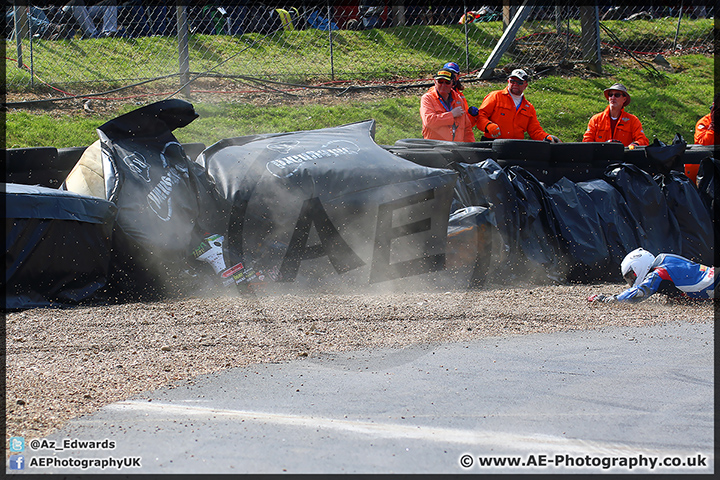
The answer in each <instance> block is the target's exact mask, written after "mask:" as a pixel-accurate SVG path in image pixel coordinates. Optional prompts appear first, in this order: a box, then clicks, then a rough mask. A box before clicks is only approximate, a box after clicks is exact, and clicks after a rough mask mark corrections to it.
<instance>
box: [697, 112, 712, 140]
mask: <svg viewBox="0 0 720 480" xmlns="http://www.w3.org/2000/svg"><path fill="white" fill-rule="evenodd" d="M710 123H712V118H711V117H710V114H709V113H708V114H707V115H705V116H704V117H702V118H701V119H700V120H698V122H697V124H696V125H695V140H694V141H695V143H697V144H699V145H715V130H714V129H713V130H710Z"/></svg>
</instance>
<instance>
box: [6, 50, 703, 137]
mask: <svg viewBox="0 0 720 480" xmlns="http://www.w3.org/2000/svg"><path fill="white" fill-rule="evenodd" d="M669 61H670V63H671V64H672V66H673V67H674V68H675V70H676V71H675V72H674V73H669V72H665V71H662V70H660V69H658V70H659V71H660V72H661V74H660V75H657V74H653V73H652V71H651V70H649V69H647V68H641V67H640V66H639V64H637V63H636V62H629V63H628V64H627V65H623V66H611V65H608V66H605V67H604V75H603V76H601V77H594V78H589V79H586V78H580V77H555V76H553V77H545V78H540V79H538V80H535V81H532V82H531V84H530V86H529V87H528V89H527V90H526V95H527V98H528V99H529V100H530V102H531V103H533V104H534V105H535V108H536V109H537V112H538V118H539V120H540V123H541V125H542V126H543V128H544V129H545V130H546V131H548V132H549V133H553V134H555V135H557V136H559V137H560V138H561V139H562V140H563V141H565V142H572V141H580V140H581V139H582V134H583V132H584V131H585V128H586V126H587V122H588V120H589V119H590V117H591V116H592V115H593V114H595V113H597V112H600V111H601V110H603V109H604V108H605V106H606V105H607V101H606V100H605V98H604V97H603V94H602V90H603V89H604V88H607V87H608V86H610V85H611V84H613V83H616V82H620V83H623V84H625V85H626V86H627V87H628V89H629V91H630V94H631V95H632V104H631V105H630V106H629V107H628V108H627V111H628V112H629V113H632V114H634V115H637V116H638V117H639V118H640V120H641V122H642V123H643V127H644V130H645V134H646V135H647V137H648V138H649V139H650V141H651V142H652V140H653V139H654V138H657V139H659V140H660V141H662V142H665V143H670V142H672V140H673V138H674V136H675V134H676V133H679V134H681V135H682V136H683V137H684V138H685V139H686V140H687V141H688V143H692V138H693V132H694V127H695V123H696V122H697V120H698V119H699V118H700V117H701V116H703V115H705V114H706V113H707V112H708V111H709V106H710V103H711V102H712V97H713V95H714V73H713V71H714V61H713V58H711V57H707V56H703V55H686V56H681V57H672V58H670V59H669ZM503 86H504V83H489V82H468V83H467V88H466V90H465V96H466V98H467V99H468V103H469V104H470V105H476V106H479V105H480V103H481V102H482V99H483V98H484V96H485V95H486V94H487V93H488V92H490V91H491V90H495V89H498V88H502V87H503ZM420 93H421V92H415V93H413V94H412V95H410V94H408V95H402V94H401V95H397V94H395V95H393V96H388V97H387V98H382V95H379V96H376V97H374V98H373V99H372V100H366V101H361V100H359V99H357V98H353V95H352V94H350V95H348V96H347V100H346V101H341V102H337V101H335V102H333V104H332V105H326V104H325V103H324V102H323V101H322V100H320V101H318V102H317V103H314V104H306V105H297V104H284V103H283V101H282V97H281V96H280V95H279V94H278V97H277V98H275V99H273V102H271V103H268V104H267V105H262V106H258V105H257V104H250V103H241V102H235V103H196V102H193V104H194V106H195V109H196V110H197V112H198V113H199V114H200V117H199V118H198V119H197V120H195V121H194V122H192V123H191V124H190V125H188V126H186V127H184V128H182V129H178V130H176V131H175V132H174V134H175V136H176V137H177V138H178V140H180V141H181V142H202V143H205V144H206V145H210V144H212V143H215V142H217V141H219V140H221V139H223V138H231V137H236V136H242V135H250V134H254V133H274V132H292V131H299V130H313V129H318V128H326V127H334V126H338V125H342V124H346V123H351V122H356V121H360V120H367V119H374V120H376V122H377V134H376V141H377V143H380V144H392V143H394V142H395V141H396V140H398V139H401V138H417V137H421V122H420V115H419V104H420ZM135 108H138V107H137V105H134V104H133V105H127V106H125V107H124V109H123V111H130V110H132V109H135ZM114 116H115V115H113V116H107V117H103V116H102V115H94V116H87V115H83V114H82V112H79V114H78V115H64V116H62V117H61V118H59V119H58V118H56V117H52V116H50V115H48V114H42V113H40V114H38V113H32V112H28V111H19V110H17V111H16V110H13V109H10V110H9V111H8V112H7V113H6V141H7V144H6V145H7V147H9V148H17V147H35V146H55V147H72V146H83V145H90V144H91V143H92V142H94V141H95V140H97V133H96V132H95V129H96V128H97V127H98V126H100V125H102V124H103V123H105V122H106V121H108V120H110V119H111V118H112V117H114Z"/></svg>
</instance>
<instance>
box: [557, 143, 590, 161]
mask: <svg viewBox="0 0 720 480" xmlns="http://www.w3.org/2000/svg"><path fill="white" fill-rule="evenodd" d="M594 152H595V147H593V145H591V144H590V143H589V142H564V143H551V144H550V163H552V164H565V163H591V162H592V159H593V154H594Z"/></svg>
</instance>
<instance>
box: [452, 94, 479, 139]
mask: <svg viewBox="0 0 720 480" xmlns="http://www.w3.org/2000/svg"><path fill="white" fill-rule="evenodd" d="M453 90H455V89H453ZM455 91H456V92H457V94H458V95H460V99H461V100H462V101H463V109H464V110H465V112H467V111H468V108H469V107H468V102H467V98H465V95H464V94H463V93H462V92H461V91H460V90H455ZM467 115H468V117H469V118H468V121H467V122H465V125H466V126H465V141H466V142H474V141H475V134H474V133H473V126H474V125H475V118H474V117H472V116H471V115H470V114H469V113H468V114H467Z"/></svg>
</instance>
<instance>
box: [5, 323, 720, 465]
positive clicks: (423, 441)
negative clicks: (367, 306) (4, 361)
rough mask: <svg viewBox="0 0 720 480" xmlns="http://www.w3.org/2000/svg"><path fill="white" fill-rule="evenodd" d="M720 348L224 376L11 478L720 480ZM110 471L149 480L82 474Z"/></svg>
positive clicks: (578, 350) (328, 365) (100, 418)
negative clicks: (100, 444) (654, 479)
mask: <svg viewBox="0 0 720 480" xmlns="http://www.w3.org/2000/svg"><path fill="white" fill-rule="evenodd" d="M713 337H714V324H713V323H699V324H688V323H682V324H681V323H673V324H667V325H661V326H652V327H644V328H603V329H599V330H591V331H572V332H564V333H552V334H532V335H523V336H509V337H490V338H486V339H483V340H478V341H474V342H463V343H456V344H438V345H418V346H412V347H408V348H404V349H387V350H372V351H356V352H344V353H334V354H325V355H320V356H317V357H309V358H305V359H300V360H294V361H291V362H287V363H276V364H260V365H253V366H250V367H247V368H241V369H234V370H226V371H224V372H222V373H218V374H213V375H207V376H203V377H200V378H197V379H195V381H194V382H193V383H189V382H185V383H178V384H175V385H173V386H170V387H167V388H163V389H160V390H157V391H153V392H147V393H146V394H144V395H140V396H138V397H136V398H133V399H130V400H127V401H123V402H118V403H115V404H111V405H108V406H106V407H104V408H102V409H101V410H100V411H98V412H97V413H95V414H93V415H90V416H85V417H81V418H77V419H74V420H73V421H71V422H70V423H69V424H68V425H66V427H65V428H63V429H62V430H61V431H59V432H57V433H56V434H54V435H52V436H51V437H48V438H47V440H48V441H56V442H57V443H56V447H62V445H63V444H62V441H63V440H64V439H68V440H70V441H73V440H78V441H81V440H82V441H88V440H97V441H101V440H105V439H108V440H111V441H114V442H115V448H114V449H112V450H82V449H78V448H70V449H64V450H62V451H57V450H52V449H40V450H33V449H32V448H31V447H30V445H28V447H29V448H28V449H27V450H26V452H25V462H26V468H25V469H24V470H23V471H22V472H20V471H17V470H12V471H11V470H7V472H8V473H65V474H75V473H90V472H103V473H123V474H137V473H284V472H286V473H475V474H477V473H537V474H547V473H651V472H652V473H705V474H707V473H713V472H714V362H713V359H714V342H713ZM28 443H29V441H28ZM109 457H113V458H114V459H116V460H120V461H122V460H123V459H124V458H125V460H124V461H125V462H127V464H131V463H132V461H133V460H132V459H131V458H136V459H138V458H139V459H138V460H137V461H138V462H139V463H140V465H141V467H137V466H134V467H129V468H122V469H118V468H117V467H113V466H108V467H106V468H105V469H100V468H95V467H91V468H88V469H82V468H81V467H79V466H77V465H79V464H78V463H77V462H78V461H79V460H80V459H82V458H94V459H99V458H105V459H107V458H109ZM41 458H53V459H55V460H52V461H53V462H55V461H59V460H60V461H62V460H63V459H64V461H65V462H69V461H70V460H69V459H70V458H72V459H73V460H74V461H75V462H76V466H75V467H64V466H58V465H56V466H45V467H39V466H37V465H38V462H39V461H40V459H41ZM502 459H505V460H502ZM511 459H515V460H511ZM502 461H504V462H506V464H505V465H504V466H500V465H497V464H496V465H486V466H481V465H480V464H481V463H482V462H502ZM510 461H519V462H521V465H519V466H509V465H508V463H507V462H510ZM664 461H665V462H669V464H672V462H675V463H676V464H679V465H680V466H676V467H668V466H663V465H662V464H661V462H664ZM33 462H34V463H35V466H32V463H33ZM612 462H614V466H613V463H612ZM653 462H657V463H653ZM66 465H67V463H66Z"/></svg>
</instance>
